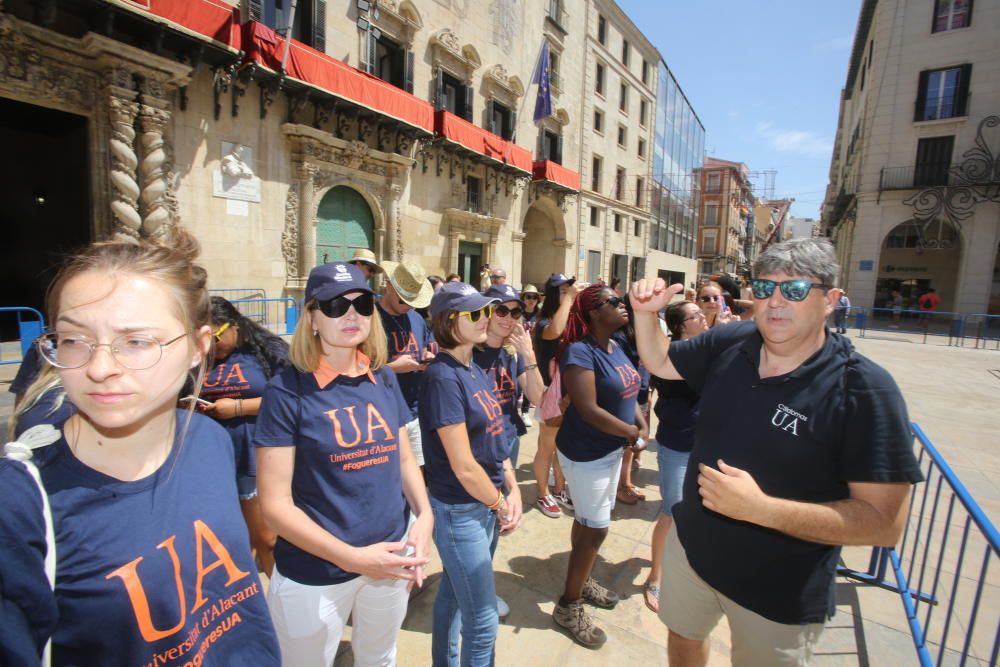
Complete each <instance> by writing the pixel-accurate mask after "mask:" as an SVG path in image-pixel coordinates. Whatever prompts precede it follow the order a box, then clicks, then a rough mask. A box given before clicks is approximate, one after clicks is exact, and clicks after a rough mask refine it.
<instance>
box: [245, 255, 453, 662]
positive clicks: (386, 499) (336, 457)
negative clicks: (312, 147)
mask: <svg viewBox="0 0 1000 667" xmlns="http://www.w3.org/2000/svg"><path fill="white" fill-rule="evenodd" d="M304 304H305V308H306V313H305V315H304V316H303V317H302V318H301V319H300V320H299V322H298V324H297V326H296V328H295V333H294V334H293V335H292V344H291V350H290V358H291V361H292V364H293V367H292V368H288V369H286V370H284V371H282V372H281V373H279V374H278V375H276V376H275V377H274V378H273V379H272V380H271V382H270V383H268V385H267V388H266V389H265V390H264V400H263V403H262V405H261V411H260V415H259V416H258V418H257V430H256V432H255V434H254V444H255V445H256V447H257V468H258V484H259V487H260V499H261V508H262V509H263V512H264V517H265V519H266V520H267V522H268V523H269V524H270V525H271V527H272V528H274V530H275V531H276V532H277V533H278V543H277V545H276V546H275V549H274V559H275V568H274V576H273V578H272V579H271V585H270V587H269V588H268V591H267V598H268V603H269V604H270V607H271V615H272V618H273V619H274V625H275V629H276V630H277V632H278V640H279V642H280V644H281V655H282V659H283V660H284V664H285V665H286V666H292V667H294V666H297V665H317V664H322V665H330V664H332V663H333V660H334V658H335V657H336V654H337V649H338V647H339V645H340V638H341V636H342V635H343V631H344V626H345V625H346V624H347V620H348V618H350V619H351V625H352V631H351V646H352V649H353V651H354V660H355V662H356V663H357V664H362V665H391V664H395V658H396V636H397V635H398V634H399V629H400V627H401V626H402V624H403V618H404V617H405V616H406V607H407V602H408V598H409V596H408V592H409V590H410V588H411V587H412V586H413V585H416V586H421V585H423V581H424V576H423V571H422V567H423V565H424V564H426V563H427V561H428V557H427V553H428V551H429V548H430V539H431V532H432V526H433V518H432V515H431V511H430V506H429V503H428V501H427V493H426V490H425V489H424V484H423V479H422V477H421V475H420V470H419V468H418V467H417V464H416V461H415V459H414V456H413V452H412V450H411V449H410V444H409V440H408V436H407V430H406V423H407V422H408V421H409V417H410V411H409V408H408V407H407V405H406V402H405V400H404V399H403V395H402V392H401V391H400V389H399V383H398V381H397V379H396V376H395V374H394V373H393V372H392V370H391V369H389V368H387V367H386V365H385V364H386V357H387V352H386V350H387V345H386V341H385V332H384V331H383V329H382V324H381V320H380V319H379V318H378V317H373V316H372V315H373V313H374V312H375V295H374V293H373V292H372V290H371V289H370V288H369V287H368V283H367V281H366V280H365V277H364V275H363V274H362V273H361V270H360V269H358V268H357V267H356V266H353V265H350V264H345V263H343V262H334V263H330V264H323V265H321V266H317V267H315V268H314V269H313V270H312V271H310V272H309V280H308V281H307V283H306V290H305V299H304Z"/></svg>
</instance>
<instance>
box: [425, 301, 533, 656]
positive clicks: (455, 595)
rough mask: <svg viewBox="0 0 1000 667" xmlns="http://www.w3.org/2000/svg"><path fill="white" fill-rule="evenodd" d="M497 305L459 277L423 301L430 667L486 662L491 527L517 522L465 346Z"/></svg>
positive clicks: (507, 468)
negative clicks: (436, 562) (432, 571)
mask: <svg viewBox="0 0 1000 667" xmlns="http://www.w3.org/2000/svg"><path fill="white" fill-rule="evenodd" d="M497 302H498V301H497V299H495V298H492V297H489V296H484V295H482V294H480V293H479V292H477V291H476V289H475V288H474V287H473V286H472V285H468V284H465V283H448V284H446V285H444V286H443V287H442V288H441V289H440V290H438V291H437V293H435V294H434V298H433V299H431V307H430V311H431V328H432V330H433V332H434V339H435V340H436V341H437V342H438V345H439V346H440V348H441V354H438V355H437V356H436V357H434V359H433V360H432V361H431V362H430V363H429V364H428V365H427V370H426V371H425V372H424V379H423V393H424V395H426V396H430V397H433V400H427V401H421V402H420V406H419V412H420V428H421V431H422V433H423V439H424V470H425V472H426V475H427V485H428V489H429V490H430V500H431V508H432V509H433V510H434V543H435V544H436V545H437V548H438V553H439V554H440V555H441V564H442V566H443V569H444V572H443V573H442V575H441V586H440V588H439V589H438V594H437V598H436V599H435V600H434V612H433V619H434V620H433V631H432V636H431V661H432V664H433V665H434V667H448V666H449V665H462V667H484V666H487V665H492V664H493V662H494V645H495V643H496V636H497V625H498V622H499V621H498V613H497V597H496V587H495V585H494V582H493V553H494V551H495V550H496V545H497V539H498V537H499V535H500V533H501V532H503V533H509V532H511V531H513V530H514V529H515V528H517V525H518V523H519V522H520V520H521V497H520V492H519V491H518V490H517V480H516V479H515V477H514V470H513V468H512V467H511V464H510V459H509V447H510V439H509V436H508V430H507V424H508V423H509V418H508V417H507V415H505V413H504V408H503V406H502V405H501V404H500V402H499V401H498V400H497V398H496V395H495V393H494V389H495V386H494V383H493V380H492V379H491V378H490V376H489V375H488V374H487V373H486V372H485V371H484V370H483V369H482V368H480V366H479V364H477V363H476V362H475V360H474V359H473V349H474V347H475V346H476V345H481V344H483V343H485V342H486V341H487V337H488V333H487V329H488V327H489V325H490V317H491V316H492V314H493V309H494V307H495V306H496V304H497ZM503 488H507V489H510V496H509V497H507V498H505V497H504V494H503V490H502V489H503ZM460 634H461V647H460V648H459V635H460Z"/></svg>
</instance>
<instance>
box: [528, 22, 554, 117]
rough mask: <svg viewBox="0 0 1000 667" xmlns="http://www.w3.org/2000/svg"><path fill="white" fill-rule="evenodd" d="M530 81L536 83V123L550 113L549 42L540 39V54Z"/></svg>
mask: <svg viewBox="0 0 1000 667" xmlns="http://www.w3.org/2000/svg"><path fill="white" fill-rule="evenodd" d="M531 82H532V83H537V84H538V95H537V97H535V115H534V121H535V122H536V123H537V122H538V121H540V120H541V119H543V118H548V117H549V116H551V115H552V91H551V90H550V89H549V42H548V40H542V55H541V57H539V59H538V69H536V70H535V76H534V77H532V79H531Z"/></svg>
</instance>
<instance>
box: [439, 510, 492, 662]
mask: <svg viewBox="0 0 1000 667" xmlns="http://www.w3.org/2000/svg"><path fill="white" fill-rule="evenodd" d="M430 501H431V509H432V510H433V512H434V544H435V545H437V549H438V553H439V554H440V556H441V564H442V565H443V566H444V572H443V573H442V574H441V587H440V588H439V589H438V594H437V599H435V600H434V624H433V631H432V633H431V660H432V664H433V665H434V667H492V665H493V661H494V657H495V655H494V645H495V644H496V638H497V626H498V624H499V622H500V619H499V617H498V616H497V594H496V587H495V586H494V583H493V552H494V551H496V547H497V540H498V539H499V536H500V526H499V524H498V523H497V516H496V514H495V513H493V512H491V511H490V510H489V509H487V507H486V505H483V504H482V503H457V504H451V503H445V502H441V501H440V500H438V499H437V498H435V497H434V496H431V497H430ZM460 633H461V637H462V648H461V653H460V652H459V647H458V644H459V641H458V639H459V634H460ZM460 657H461V660H460V659H459V658H460Z"/></svg>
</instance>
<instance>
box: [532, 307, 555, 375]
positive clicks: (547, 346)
mask: <svg viewBox="0 0 1000 667" xmlns="http://www.w3.org/2000/svg"><path fill="white" fill-rule="evenodd" d="M550 324H552V320H550V319H545V320H538V323H537V324H535V330H534V332H533V334H532V335H533V337H534V344H535V359H536V360H537V361H538V371H539V372H540V373H541V374H542V382H544V383H545V386H546V387H548V386H549V385H550V384H552V376H551V374H550V373H549V364H550V363H551V362H552V360H553V359H555V358H556V352H558V351H559V339H558V338H556V339H555V340H546V339H545V338H543V337H542V334H544V333H545V330H546V329H547V328H548V327H549V325H550Z"/></svg>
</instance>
